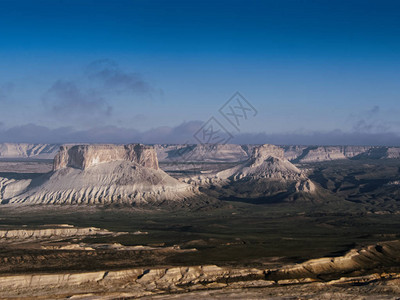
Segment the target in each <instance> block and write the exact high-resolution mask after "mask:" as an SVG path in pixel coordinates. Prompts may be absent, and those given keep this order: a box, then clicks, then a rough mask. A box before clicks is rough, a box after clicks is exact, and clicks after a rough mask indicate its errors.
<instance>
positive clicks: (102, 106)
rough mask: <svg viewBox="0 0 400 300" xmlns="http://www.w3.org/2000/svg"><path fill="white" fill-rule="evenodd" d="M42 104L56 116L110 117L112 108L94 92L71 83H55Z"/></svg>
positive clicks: (60, 81) (59, 81) (61, 81)
mask: <svg viewBox="0 0 400 300" xmlns="http://www.w3.org/2000/svg"><path fill="white" fill-rule="evenodd" d="M43 102H44V104H45V107H46V109H47V110H49V112H50V113H52V114H54V115H56V116H67V117H68V116H73V117H75V116H82V115H85V116H105V117H107V116H110V115H111V113H112V107H111V106H110V105H109V104H108V103H107V102H106V101H105V100H104V99H103V98H102V97H101V96H100V95H99V93H97V92H96V91H94V90H86V89H83V88H81V87H79V86H78V85H77V84H76V83H75V82H73V81H64V80H58V81H56V82H55V83H54V84H53V85H52V86H51V87H50V88H49V89H48V91H47V92H46V94H45V95H44V97H43Z"/></svg>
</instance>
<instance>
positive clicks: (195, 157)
mask: <svg viewBox="0 0 400 300" xmlns="http://www.w3.org/2000/svg"><path fill="white" fill-rule="evenodd" d="M155 149H156V151H157V156H158V158H159V160H160V162H236V161H245V160H246V159H247V158H248V155H247V153H246V151H245V150H244V149H243V148H242V146H240V145H234V144H192V145H185V144H183V145H165V144H164V145H155Z"/></svg>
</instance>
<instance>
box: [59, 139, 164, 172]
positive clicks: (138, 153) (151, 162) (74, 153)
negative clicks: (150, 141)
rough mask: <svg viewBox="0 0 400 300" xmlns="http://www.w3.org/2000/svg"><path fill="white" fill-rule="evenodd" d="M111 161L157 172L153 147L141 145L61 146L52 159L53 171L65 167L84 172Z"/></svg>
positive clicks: (156, 161)
mask: <svg viewBox="0 0 400 300" xmlns="http://www.w3.org/2000/svg"><path fill="white" fill-rule="evenodd" d="M113 161H129V162H135V163H137V164H139V165H141V166H143V167H146V168H151V169H155V170H158V160H157V154H156V151H155V150H154V148H153V147H151V146H145V145H142V144H129V145H78V146H61V148H60V151H59V153H58V154H57V155H56V156H55V158H54V165H53V170H54V171H56V170H60V169H63V168H67V167H70V168H77V169H81V170H85V169H87V168H89V167H91V166H95V165H98V164H101V163H107V162H113Z"/></svg>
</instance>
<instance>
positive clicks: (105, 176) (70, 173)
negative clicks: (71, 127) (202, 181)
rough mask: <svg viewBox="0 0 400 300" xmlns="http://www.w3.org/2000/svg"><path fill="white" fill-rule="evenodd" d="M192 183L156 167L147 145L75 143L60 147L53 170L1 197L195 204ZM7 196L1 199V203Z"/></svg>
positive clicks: (21, 200)
mask: <svg viewBox="0 0 400 300" xmlns="http://www.w3.org/2000/svg"><path fill="white" fill-rule="evenodd" d="M199 195H200V193H199V192H198V190H197V188H196V187H193V186H191V185H188V184H186V183H183V182H180V181H178V180H176V179H174V178H172V177H171V176H169V175H168V174H167V173H165V172H164V171H162V170H160V169H159V168H158V161H157V155H156V152H155V150H154V148H152V147H151V146H145V145H141V144H131V145H79V146H71V147H62V148H61V150H60V152H59V153H58V154H57V156H56V157H55V159H54V170H53V172H51V173H49V174H45V175H43V176H40V177H37V178H35V179H34V180H32V182H30V183H29V186H27V187H26V189H24V190H22V189H19V190H18V191H17V192H16V193H14V194H13V195H11V194H9V195H8V197H3V203H24V204H25V203H26V204H127V205H154V206H157V205H159V204H161V203H163V204H171V203H174V204H173V206H176V205H178V204H181V203H185V204H184V206H185V207H186V206H196V204H199V205H200V206H201V205H202V204H200V202H201V203H202V201H204V203H206V202H207V201H206V200H207V199H202V200H201V199H200V200H201V201H200V200H199V199H197V202H196V201H193V203H191V202H190V199H193V198H200V197H198V196H199ZM4 200H6V202H4Z"/></svg>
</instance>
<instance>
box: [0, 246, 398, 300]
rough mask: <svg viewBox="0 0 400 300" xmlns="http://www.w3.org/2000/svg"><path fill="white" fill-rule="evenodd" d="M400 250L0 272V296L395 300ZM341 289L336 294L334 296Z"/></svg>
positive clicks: (379, 248)
mask: <svg viewBox="0 0 400 300" xmlns="http://www.w3.org/2000/svg"><path fill="white" fill-rule="evenodd" d="M399 250H400V243H399V241H393V242H384V243H379V244H377V245H372V246H368V247H366V248H364V249H361V250H351V251H350V252H349V253H347V254H346V255H344V256H339V257H325V258H319V259H313V260H309V261H306V262H304V263H300V264H297V265H283V266H278V267H276V268H270V269H264V268H239V267H237V268H235V267H221V266H217V265H195V266H179V267H152V268H131V269H122V270H102V271H96V272H81V273H75V272H62V273H60V272H59V273H54V274H20V275H3V276H0V297H2V298H7V297H11V296H15V295H16V293H18V296H19V297H39V296H40V297H41V298H47V297H49V296H51V297H52V298H61V297H63V298H64V297H65V298H73V299H76V298H78V299H83V298H84V299H98V298H104V299H115V298H139V297H145V296H148V297H149V298H152V297H153V296H154V297H156V298H161V297H162V298H163V299H164V298H166V299H169V297H171V298H174V299H176V298H179V299H193V298H199V295H200V294H195V292H196V291H205V292H207V294H203V296H204V297H200V298H207V299H209V298H215V297H214V296H215V295H220V296H221V297H217V298H221V299H227V298H238V297H237V296H239V298H240V299H244V298H246V299H248V298H251V299H265V297H266V295H273V296H276V297H274V299H275V298H276V299H281V298H282V295H284V296H285V297H287V295H288V293H290V294H291V295H293V298H298V295H299V294H300V293H301V294H303V293H304V292H305V291H308V294H307V297H306V298H307V299H325V298H327V297H328V298H329V299H356V297H358V294H360V292H362V291H364V292H366V293H368V294H370V295H373V297H372V298H368V299H377V298H379V299H381V296H382V295H383V294H384V293H385V294H388V297H385V299H394V298H393V297H389V296H390V295H391V296H395V295H397V294H398V291H399V290H398V283H399V280H400V274H399V273H398V272H396V270H398V266H399V265H400V260H399ZM300 287H302V288H300ZM354 287H363V288H364V290H354ZM374 287H375V288H374ZM259 289H261V290H259ZM294 289H295V290H294ZM249 290H251V291H260V292H259V293H257V294H258V296H257V297H249V295H250V294H249V293H248V292H249ZM224 291H225V292H224ZM338 291H340V293H339V294H338V295H337V297H332V295H334V294H335V292H336V293H337V292H338ZM344 292H346V293H344ZM331 293H332V294H331ZM157 295H158V296H157ZM229 295H230V296H229ZM315 295H317V296H316V297H314V296H315ZM308 296H310V297H308ZM291 298H292V297H291ZM357 299H358V298H357ZM360 299H361V298H360ZM363 299H364V297H363Z"/></svg>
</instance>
